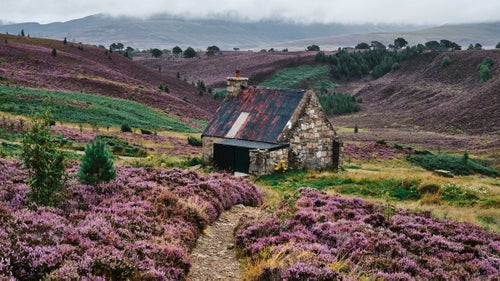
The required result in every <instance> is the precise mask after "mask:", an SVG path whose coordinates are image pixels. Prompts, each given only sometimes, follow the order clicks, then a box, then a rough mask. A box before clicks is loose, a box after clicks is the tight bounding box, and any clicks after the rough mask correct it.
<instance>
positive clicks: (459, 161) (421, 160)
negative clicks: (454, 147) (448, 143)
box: [407, 153, 500, 177]
mask: <svg viewBox="0 0 500 281" xmlns="http://www.w3.org/2000/svg"><path fill="white" fill-rule="evenodd" d="M407 159H408V161H410V162H412V163H414V164H417V165H419V166H421V167H423V168H424V169H427V170H430V171H433V170H447V171H450V172H452V173H453V174H454V175H470V174H473V173H478V174H483V175H487V176H491V177H498V176H500V173H499V172H498V171H496V170H494V169H492V168H490V167H487V166H485V165H484V164H482V163H481V162H480V161H477V160H473V159H470V158H468V159H464V156H454V155H449V154H444V153H442V154H436V155H434V154H425V155H409V156H408V157H407Z"/></svg>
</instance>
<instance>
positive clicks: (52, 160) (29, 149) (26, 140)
mask: <svg viewBox="0 0 500 281" xmlns="http://www.w3.org/2000/svg"><path fill="white" fill-rule="evenodd" d="M52 121H53V116H52V114H51V112H50V109H47V110H45V112H44V113H43V114H40V115H37V116H35V117H34V118H33V124H32V125H31V127H30V128H29V129H28V130H27V132H26V133H25V134H24V136H23V146H22V147H23V153H22V155H21V158H22V160H23V164H24V166H25V167H26V168H27V169H28V171H29V175H30V178H29V185H30V188H31V191H30V193H29V199H30V201H32V202H35V203H37V204H38V205H43V206H56V205H57V202H58V198H59V196H60V194H61V193H62V192H63V190H64V179H65V175H66V173H65V169H64V168H65V158H66V155H65V153H64V152H63V151H62V150H60V145H59V143H58V142H57V141H56V140H55V138H54V137H53V136H52V132H51V130H50V124H51V123H52Z"/></svg>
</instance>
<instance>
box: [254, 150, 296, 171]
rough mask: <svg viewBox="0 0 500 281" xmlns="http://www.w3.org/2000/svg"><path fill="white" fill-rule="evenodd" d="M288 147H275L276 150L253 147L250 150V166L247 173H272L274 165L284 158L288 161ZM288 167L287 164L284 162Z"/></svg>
mask: <svg viewBox="0 0 500 281" xmlns="http://www.w3.org/2000/svg"><path fill="white" fill-rule="evenodd" d="M288 149H289V148H288V147H285V148H281V149H277V150H272V151H269V150H262V149H253V150H250V151H249V153H250V166H249V168H248V173H249V174H252V175H268V174H272V173H274V167H275V165H276V164H278V163H280V161H281V160H284V161H285V163H288ZM285 165H286V167H287V168H288V164H285Z"/></svg>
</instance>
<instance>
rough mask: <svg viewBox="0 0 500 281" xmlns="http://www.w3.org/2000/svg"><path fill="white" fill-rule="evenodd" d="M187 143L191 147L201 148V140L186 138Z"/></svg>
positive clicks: (191, 137)
mask: <svg viewBox="0 0 500 281" xmlns="http://www.w3.org/2000/svg"><path fill="white" fill-rule="evenodd" d="M188 143H189V144H190V145H192V146H202V145H203V142H202V141H201V139H199V138H197V137H193V136H188Z"/></svg>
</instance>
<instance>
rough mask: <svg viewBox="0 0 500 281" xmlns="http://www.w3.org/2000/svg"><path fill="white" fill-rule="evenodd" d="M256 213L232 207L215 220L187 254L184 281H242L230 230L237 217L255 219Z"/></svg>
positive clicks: (251, 209) (234, 225)
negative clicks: (190, 263) (189, 260)
mask: <svg viewBox="0 0 500 281" xmlns="http://www.w3.org/2000/svg"><path fill="white" fill-rule="evenodd" d="M259 215H260V209H259V208H255V207H247V206H243V205H236V206H233V208H231V210H229V211H226V212H223V213H222V214H221V216H220V217H219V219H218V220H217V221H216V222H215V223H214V224H212V225H210V226H209V227H207V229H205V232H204V234H203V235H202V236H201V237H200V238H199V239H198V243H197V244H196V247H195V248H194V250H193V252H192V253H191V262H192V267H191V271H190V272H189V275H188V277H187V280H188V281H198V280H242V273H241V268H240V263H239V262H238V260H237V259H236V249H235V245H234V235H233V230H234V228H235V227H236V224H237V223H238V221H239V219H240V217H242V216H248V217H258V216H259Z"/></svg>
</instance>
